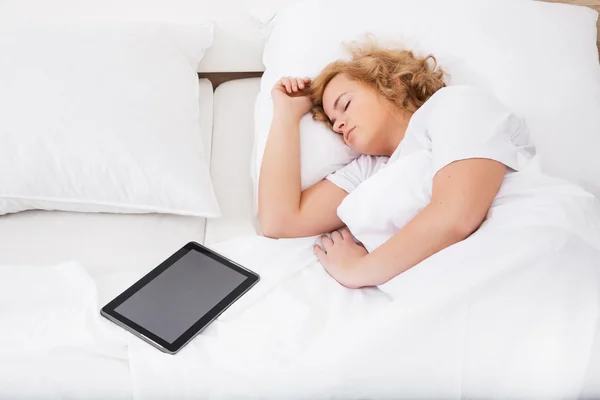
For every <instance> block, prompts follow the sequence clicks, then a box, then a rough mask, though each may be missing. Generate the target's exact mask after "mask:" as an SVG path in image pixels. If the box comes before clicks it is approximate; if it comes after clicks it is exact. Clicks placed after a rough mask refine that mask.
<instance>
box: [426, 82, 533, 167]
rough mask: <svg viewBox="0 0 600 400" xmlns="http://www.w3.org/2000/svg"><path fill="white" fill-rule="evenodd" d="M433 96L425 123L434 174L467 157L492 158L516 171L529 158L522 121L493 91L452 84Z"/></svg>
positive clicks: (528, 147)
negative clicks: (432, 102) (452, 85)
mask: <svg viewBox="0 0 600 400" xmlns="http://www.w3.org/2000/svg"><path fill="white" fill-rule="evenodd" d="M434 96H435V97H436V98H435V103H434V104H432V108H431V111H430V113H429V115H428V118H427V124H426V126H427V134H428V136H429V138H430V140H431V153H432V160H433V173H434V175H435V174H436V173H437V172H438V171H439V170H440V169H442V168H444V167H445V166H447V165H448V164H450V163H452V162H454V161H459V160H465V159H470V158H487V159H491V160H495V161H498V162H501V163H502V164H504V165H506V166H507V167H509V168H512V169H513V170H515V171H518V170H520V169H521V168H523V167H524V165H525V164H526V162H527V161H528V159H529V158H531V156H532V154H530V151H531V147H530V144H529V132H528V129H527V126H526V125H525V124H524V121H523V120H522V119H521V118H519V117H518V116H517V115H515V114H514V113H512V112H511V111H510V109H508V108H507V107H506V106H505V105H504V104H502V103H501V102H500V100H498V99H497V98H496V97H494V96H493V95H492V94H489V93H487V92H485V91H483V90H479V89H476V88H472V87H468V86H454V87H447V88H444V89H441V90H440V91H439V94H438V93H436V95H434ZM431 100H434V99H433V98H432V99H431Z"/></svg>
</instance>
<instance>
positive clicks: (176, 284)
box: [100, 242, 260, 354]
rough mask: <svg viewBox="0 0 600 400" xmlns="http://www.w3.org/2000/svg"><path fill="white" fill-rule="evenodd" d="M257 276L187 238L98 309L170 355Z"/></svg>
mask: <svg viewBox="0 0 600 400" xmlns="http://www.w3.org/2000/svg"><path fill="white" fill-rule="evenodd" d="M259 280H260V277H259V275H258V274H256V273H254V272H252V271H250V270H248V269H247V268H244V267H243V266H241V265H239V264H237V263H235V262H233V261H231V260H229V259H227V258H225V257H223V256H222V255H220V254H217V253H215V252H214V251H212V250H210V249H208V248H207V247H205V246H202V245H201V244H198V243H196V242H190V243H188V244H186V245H185V246H183V247H182V248H181V249H179V250H178V251H177V252H175V253H174V254H173V255H172V256H170V257H169V258H167V259H166V260H165V261H163V262H162V263H161V264H160V265H159V266H158V267H156V268H154V269H153V270H152V271H150V272H149V273H148V274H146V275H145V276H144V277H142V278H141V279H140V280H139V281H137V282H135V283H134V284H133V285H132V286H130V287H129V288H128V289H127V290H125V291H124V292H123V293H121V294H120V295H118V296H117V297H116V298H115V299H113V300H112V301H110V302H109V303H108V304H106V305H105V306H104V307H102V309H101V310H100V314H101V315H102V316H104V317H106V318H108V319H109V320H111V321H112V322H114V323H116V324H117V325H119V326H121V327H123V328H125V329H126V330H128V331H129V332H131V333H133V334H134V335H136V336H138V337H139V338H141V339H143V340H145V341H146V342H148V343H150V344H151V345H153V346H154V347H156V348H158V349H159V350H161V351H164V352H165V353H169V354H176V353H177V352H178V351H179V350H181V348H183V347H184V346H185V345H186V344H187V343H188V342H189V341H190V340H192V339H193V338H194V337H195V336H196V335H198V334H199V333H200V332H201V331H202V330H203V329H204V328H205V327H206V326H207V325H208V324H210V323H211V322H212V321H213V320H214V319H215V318H217V317H218V316H219V315H220V314H221V313H222V312H223V311H225V310H226V309H227V308H228V307H229V306H231V305H232V304H233V303H234V302H235V301H236V300H237V299H239V298H240V297H241V296H242V295H243V294H244V293H246V292H247V291H248V290H249V289H250V288H251V287H252V286H254V285H255V284H256V283H257V282H258V281H259Z"/></svg>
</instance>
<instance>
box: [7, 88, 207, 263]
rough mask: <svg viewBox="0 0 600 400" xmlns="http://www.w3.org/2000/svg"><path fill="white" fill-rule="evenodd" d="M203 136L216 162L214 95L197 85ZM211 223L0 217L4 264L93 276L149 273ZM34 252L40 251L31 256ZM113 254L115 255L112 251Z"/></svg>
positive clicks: (149, 217)
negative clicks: (77, 266) (71, 263)
mask: <svg viewBox="0 0 600 400" xmlns="http://www.w3.org/2000/svg"><path fill="white" fill-rule="evenodd" d="M198 86H199V90H200V92H199V97H200V98H201V99H202V100H203V101H200V102H199V103H198V110H199V113H200V114H199V115H200V136H201V138H202V143H203V150H204V157H205V159H206V160H207V161H209V160H211V152H210V149H211V143H212V128H213V91H212V84H211V83H210V81H209V80H207V79H200V80H199V81H198ZM205 224H206V218H202V217H192V216H180V215H168V214H155V213H153V214H141V215H140V214H137V215H132V214H107V213H75V212H62V211H38V210H32V211H24V212H20V213H15V214H8V215H3V216H2V217H1V218H0V264H4V265H6V264H11V265H36V264H57V263H60V262H64V261H67V260H76V261H78V262H80V263H82V264H83V265H85V266H86V267H87V268H88V269H89V270H90V271H92V272H108V271H113V270H114V271H121V270H123V268H124V266H127V269H128V270H131V269H133V270H138V269H140V268H141V269H142V270H143V269H144V268H147V267H148V265H153V264H156V263H158V262H159V261H160V260H162V259H164V257H166V256H167V255H169V254H171V253H172V252H173V251H175V249H177V248H179V247H181V246H183V244H185V243H187V242H188V241H190V240H195V241H197V242H199V243H204V238H205ZM32 248H35V249H36V251H31V249H32ZM107 249H110V251H107Z"/></svg>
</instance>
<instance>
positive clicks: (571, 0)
mask: <svg viewBox="0 0 600 400" xmlns="http://www.w3.org/2000/svg"><path fill="white" fill-rule="evenodd" d="M538 1H546V2H549V3H565V4H574V5H578V6H586V7H590V8H592V9H594V10H596V11H597V12H598V13H600V0H538ZM597 34H598V36H597V41H596V44H597V46H598V53H599V58H600V18H598V22H597ZM262 74H263V71H250V72H200V73H198V76H199V77H200V78H207V79H208V80H209V81H210V82H211V83H212V85H213V90H215V89H216V88H217V87H218V86H219V85H220V84H221V83H224V82H227V81H231V80H234V79H244V78H256V77H261V76H262Z"/></svg>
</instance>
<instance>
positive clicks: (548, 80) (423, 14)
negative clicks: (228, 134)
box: [251, 0, 600, 200]
mask: <svg viewBox="0 0 600 400" xmlns="http://www.w3.org/2000/svg"><path fill="white" fill-rule="evenodd" d="M315 10H318V12H315ZM597 15H598V14H597V13H596V12H595V11H594V10H592V9H590V8H588V7H579V6H571V5H565V4H552V3H545V2H539V1H526V0H457V1H447V0H429V1H421V0H372V1H370V2H369V6H368V7H365V5H364V4H363V3H356V2H347V1H344V0H330V1H326V2H322V1H320V0H306V1H302V2H298V3H295V4H293V5H291V6H290V7H288V8H287V9H285V10H282V11H279V13H278V14H277V18H276V20H275V22H276V23H275V25H274V26H273V28H272V32H271V33H270V35H269V37H268V39H267V42H266V45H265V51H264V54H263V61H264V64H265V68H266V70H265V73H264V75H263V78H262V82H261V92H260V93H259V95H258V98H257V103H256V113H255V119H256V123H255V126H256V131H255V149H254V151H255V153H254V159H253V165H252V168H251V173H252V178H253V180H254V189H255V192H257V191H258V187H257V185H258V172H259V171H260V164H261V161H262V154H263V152H264V146H265V144H266V140H267V136H268V131H269V126H270V122H271V117H272V103H271V100H270V91H271V88H272V86H273V85H274V84H275V82H276V81H277V80H278V79H279V78H280V77H281V76H311V77H314V76H316V75H317V74H318V73H319V72H320V71H321V69H322V68H323V67H325V65H327V64H328V63H329V62H331V61H334V60H336V59H349V55H348V54H347V52H346V51H345V50H344V48H343V46H342V45H341V43H342V42H346V43H348V42H351V41H353V40H359V41H362V40H364V39H365V35H364V34H365V33H367V32H370V33H373V34H374V35H375V36H376V38H378V40H379V43H380V44H382V45H384V46H386V45H387V46H394V47H403V48H408V49H412V50H414V51H415V53H416V54H417V55H420V56H424V55H427V54H429V53H432V54H433V55H435V56H436V58H437V60H438V62H439V64H440V66H441V67H443V68H444V69H445V70H446V72H448V73H449V77H448V79H447V81H448V83H449V84H450V85H457V84H466V85H473V86H477V87H482V88H485V89H487V90H490V91H491V92H492V93H494V94H495V95H496V96H497V97H498V98H499V99H500V100H501V101H502V102H504V103H505V104H507V105H508V106H509V107H511V108H512V109H513V110H514V111H515V112H516V113H517V114H519V115H522V116H524V117H525V119H526V122H527V124H528V125H529V127H530V129H531V134H532V137H533V140H534V141H535V144H536V145H537V148H538V154H540V155H541V161H542V165H543V167H544V168H545V170H546V171H547V172H548V173H550V174H552V175H555V176H560V177H564V178H568V179H571V180H573V181H575V182H577V183H579V184H581V185H583V186H584V187H585V188H587V189H588V190H590V191H592V192H594V193H595V194H596V195H598V196H600V173H598V172H599V171H600V157H599V156H598V154H597V153H598V149H600V111H599V110H600V67H599V64H598V51H597V48H596V19H597ZM304 118H305V120H303V122H302V125H301V136H302V139H301V141H302V144H301V151H302V160H301V162H302V165H301V174H302V187H303V188H306V187H307V186H309V185H311V184H313V183H315V182H317V181H319V180H320V179H322V178H324V177H325V175H326V174H328V173H330V172H333V171H334V170H336V169H337V168H339V167H340V165H342V164H344V163H348V162H350V161H351V159H352V158H353V155H352V154H350V153H348V152H347V150H346V149H345V146H344V144H343V143H342V141H341V140H338V141H334V140H332V139H331V136H332V135H334V134H333V133H331V132H328V130H327V129H326V128H325V127H324V125H323V124H322V123H319V122H316V121H312V120H309V118H310V117H309V115H307V116H305V117H304ZM255 200H256V196H255Z"/></svg>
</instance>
